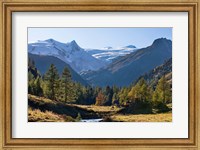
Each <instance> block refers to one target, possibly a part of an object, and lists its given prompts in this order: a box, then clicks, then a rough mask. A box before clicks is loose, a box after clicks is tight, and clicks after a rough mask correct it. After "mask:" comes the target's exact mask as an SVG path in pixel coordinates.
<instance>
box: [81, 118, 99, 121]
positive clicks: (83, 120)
mask: <svg viewBox="0 0 200 150" xmlns="http://www.w3.org/2000/svg"><path fill="white" fill-rule="evenodd" d="M102 120H103V119H102V118H100V119H82V120H81V122H101V121H102Z"/></svg>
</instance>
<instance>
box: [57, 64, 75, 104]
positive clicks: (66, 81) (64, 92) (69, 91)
mask: <svg viewBox="0 0 200 150" xmlns="http://www.w3.org/2000/svg"><path fill="white" fill-rule="evenodd" d="M71 78H72V77H71V73H70V71H69V69H68V68H67V67H65V68H64V70H63V73H62V76H61V79H60V94H59V95H60V100H61V101H64V102H65V103H66V102H74V101H75V98H76V97H75V96H76V93H75V84H73V83H72V79H71Z"/></svg>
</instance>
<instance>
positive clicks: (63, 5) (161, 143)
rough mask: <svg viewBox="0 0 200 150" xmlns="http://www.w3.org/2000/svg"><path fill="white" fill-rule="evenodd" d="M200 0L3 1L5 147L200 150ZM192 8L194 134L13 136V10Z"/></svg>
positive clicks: (0, 101)
mask: <svg viewBox="0 0 200 150" xmlns="http://www.w3.org/2000/svg"><path fill="white" fill-rule="evenodd" d="M199 5H200V1H199V0H182V1H179V0H170V1H167V0H142V1H136V0H125V1H120V0H117V1H116V0H109V1H106V0H102V1H94V0H80V1H79V0H72V1H71V0H45V1H40V0H28V1H26V0H1V2H0V6H1V7H0V8H1V13H0V17H1V22H0V33H2V34H1V36H0V61H1V63H0V74H1V78H0V84H1V88H0V89H1V90H0V92H1V93H0V96H1V97H0V110H1V113H0V117H1V123H0V133H1V135H0V143H1V146H0V148H1V149H28V148H29V149H45V148H50V149H95V148H98V149H122V148H126V149H174V150H175V149H185V150H186V149H191V150H193V149H200V146H199V144H200V136H199V135H200V130H199V124H200V122H199V120H200V119H199V117H200V114H199V112H200V111H199V110H198V109H199V108H200V107H199V104H200V103H199V90H200V89H199V82H200V80H199V72H200V70H199V69H200V57H199V53H200V51H199V43H200V36H199V35H200V32H199V31H200V24H199V19H200V15H199V14H200V7H199ZM65 11H66V12H67V11H69V12H77V11H78V12H102V11H103V12H113V11H114V12H116V11H117V12H121V11H122V12H132V11H134V12H188V16H189V21H188V22H189V34H188V35H189V64H188V66H189V72H188V74H189V89H188V90H189V103H188V104H189V106H188V107H189V115H188V116H189V123H188V124H189V131H188V133H189V138H187V139H178V138H170V139H168V138H162V139H147V138H145V139H143V138H142V139H141V138H140V139H139V138H138V139H57V138H53V139H37V138H19V139H18V138H17V139H15V138H12V136H11V133H12V109H11V108H12V107H13V106H12V80H11V79H12V72H11V70H12V61H11V60H12V57H13V56H12V40H11V39H12V38H11V37H12V13H13V12H65Z"/></svg>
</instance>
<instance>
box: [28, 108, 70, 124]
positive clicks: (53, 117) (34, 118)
mask: <svg viewBox="0 0 200 150" xmlns="http://www.w3.org/2000/svg"><path fill="white" fill-rule="evenodd" d="M28 120H29V122H65V121H66V120H65V116H63V115H58V114H55V113H53V112H52V111H45V112H42V111H41V110H39V109H32V108H28Z"/></svg>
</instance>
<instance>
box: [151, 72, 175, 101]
mask: <svg viewBox="0 0 200 150" xmlns="http://www.w3.org/2000/svg"><path fill="white" fill-rule="evenodd" d="M171 98H172V97H171V88H170V85H169V83H167V80H166V78H165V76H163V77H162V78H161V79H160V80H159V81H158V85H157V86H156V90H155V92H154V94H153V100H154V101H160V102H162V103H165V104H166V103H167V101H171Z"/></svg>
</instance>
